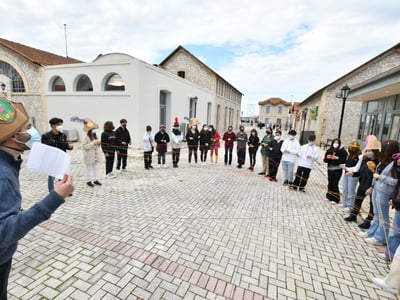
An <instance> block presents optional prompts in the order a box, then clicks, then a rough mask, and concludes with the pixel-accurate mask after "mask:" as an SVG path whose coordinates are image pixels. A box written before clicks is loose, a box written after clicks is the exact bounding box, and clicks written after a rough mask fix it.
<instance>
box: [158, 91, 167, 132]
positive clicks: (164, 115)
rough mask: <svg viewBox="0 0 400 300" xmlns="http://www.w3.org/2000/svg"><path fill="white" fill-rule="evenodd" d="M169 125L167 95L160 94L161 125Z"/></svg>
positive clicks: (162, 92)
mask: <svg viewBox="0 0 400 300" xmlns="http://www.w3.org/2000/svg"><path fill="white" fill-rule="evenodd" d="M166 123H167V93H165V92H164V91H161V92H160V124H164V125H165V124H166Z"/></svg>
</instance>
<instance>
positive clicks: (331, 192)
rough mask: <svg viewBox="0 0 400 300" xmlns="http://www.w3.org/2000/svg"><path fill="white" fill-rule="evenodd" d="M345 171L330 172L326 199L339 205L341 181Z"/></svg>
mask: <svg viewBox="0 0 400 300" xmlns="http://www.w3.org/2000/svg"><path fill="white" fill-rule="evenodd" d="M342 174H343V170H342V169H339V170H328V191H327V192H326V199H328V200H329V201H334V202H336V203H339V201H340V191H339V181H340V178H341V177H342Z"/></svg>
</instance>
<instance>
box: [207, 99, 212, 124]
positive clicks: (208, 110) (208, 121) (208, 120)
mask: <svg viewBox="0 0 400 300" xmlns="http://www.w3.org/2000/svg"><path fill="white" fill-rule="evenodd" d="M211 108H212V104H211V102H208V103H207V124H211Z"/></svg>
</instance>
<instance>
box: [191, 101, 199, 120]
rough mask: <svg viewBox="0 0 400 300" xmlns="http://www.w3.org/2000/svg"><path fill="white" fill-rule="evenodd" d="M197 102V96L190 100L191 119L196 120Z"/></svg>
mask: <svg viewBox="0 0 400 300" xmlns="http://www.w3.org/2000/svg"><path fill="white" fill-rule="evenodd" d="M197 100H198V98H197V97H196V96H194V97H191V98H190V103H189V118H196V110H197Z"/></svg>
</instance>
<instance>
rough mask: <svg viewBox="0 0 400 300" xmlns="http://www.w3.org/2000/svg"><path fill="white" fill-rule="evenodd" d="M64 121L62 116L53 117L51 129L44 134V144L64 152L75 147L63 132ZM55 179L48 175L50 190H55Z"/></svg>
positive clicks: (50, 122)
mask: <svg viewBox="0 0 400 300" xmlns="http://www.w3.org/2000/svg"><path fill="white" fill-rule="evenodd" d="M63 123H64V121H63V120H62V119H60V118H51V119H50V121H49V124H50V127H51V130H50V131H49V132H47V133H45V134H43V135H42V144H46V145H48V146H51V147H56V148H58V149H60V150H62V151H64V152H67V150H72V149H74V145H72V144H70V143H68V142H67V136H66V134H65V133H63V126H62V125H63ZM54 180H55V178H54V177H53V176H49V177H48V183H47V187H48V189H49V192H51V191H52V190H54Z"/></svg>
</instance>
